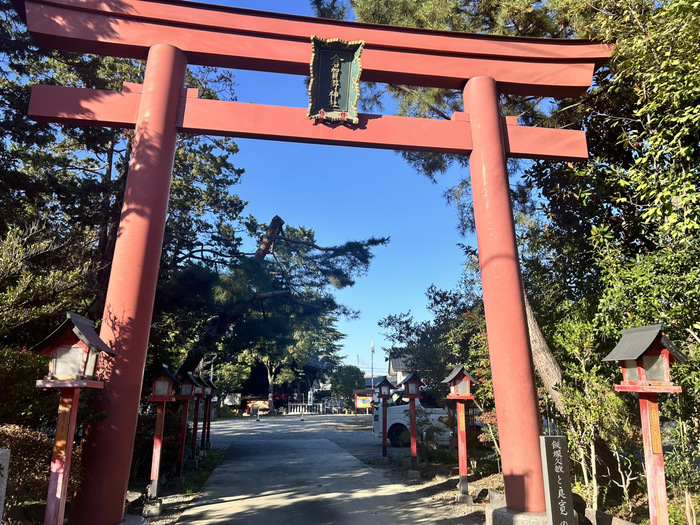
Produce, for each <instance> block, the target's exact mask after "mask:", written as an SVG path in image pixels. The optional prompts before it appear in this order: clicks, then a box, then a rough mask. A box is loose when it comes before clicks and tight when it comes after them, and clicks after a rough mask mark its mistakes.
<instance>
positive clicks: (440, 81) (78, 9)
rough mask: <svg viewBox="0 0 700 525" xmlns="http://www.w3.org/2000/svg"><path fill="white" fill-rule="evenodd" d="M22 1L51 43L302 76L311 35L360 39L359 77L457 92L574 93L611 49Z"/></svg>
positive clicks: (145, 2)
mask: <svg viewBox="0 0 700 525" xmlns="http://www.w3.org/2000/svg"><path fill="white" fill-rule="evenodd" d="M20 1H21V0H16V2H20ZM20 7H21V6H20ZM24 7H25V9H26V13H25V14H26V17H27V21H28V24H27V25H28V28H29V31H30V32H31V33H32V35H33V36H34V38H35V39H36V41H37V43H39V44H40V45H44V44H45V45H47V46H48V47H57V46H58V47H61V48H62V49H67V50H72V51H78V52H83V53H97V54H102V55H110V56H121V57H127V58H138V59H144V58H146V54H147V53H148V49H149V48H150V47H151V46H152V45H153V44H154V43H167V44H169V45H172V46H174V47H177V48H178V49H181V50H182V51H183V52H184V53H185V55H186V56H187V61H188V63H189V64H194V65H212V66H220V67H228V68H237V69H253V70H257V71H269V72H276V73H290V74H296V75H308V74H309V53H310V51H309V49H310V44H309V37H310V36H311V35H315V36H318V37H321V38H340V39H343V40H347V41H355V40H363V41H365V47H364V50H363V52H362V79H363V80H365V81H373V82H385V83H390V84H406V85H413V86H432V87H441V88H451V89H460V90H461V89H462V88H464V84H465V83H466V81H467V80H468V79H469V78H471V77H473V76H477V75H479V76H481V75H484V76H489V77H491V78H494V79H495V80H496V82H497V83H498V87H499V91H500V92H501V93H509V94H520V95H537V96H552V97H574V96H578V95H580V94H582V93H583V92H584V91H586V89H588V88H589V87H590V85H591V82H592V76H593V71H594V70H595V68H596V67H598V66H599V65H601V64H602V63H603V62H604V61H605V60H606V59H607V57H608V56H609V55H610V48H609V47H608V46H607V45H602V44H596V43H591V42H590V41H584V40H564V39H551V40H550V39H548V40H544V39H535V38H515V37H504V36H493V35H477V34H469V33H456V32H445V31H432V30H424V29H413V28H397V27H388V26H380V25H373V24H358V23H351V22H340V21H335V20H323V19H318V18H310V17H302V16H293V15H282V14H274V13H263V12H258V11H251V10H246V9H237V8H228V7H219V6H211V5H205V4H197V3H191V2H184V1H178V0H170V1H150V0H103V1H100V2H89V1H84V0H83V1H81V0H27V1H26V2H25V4H24Z"/></svg>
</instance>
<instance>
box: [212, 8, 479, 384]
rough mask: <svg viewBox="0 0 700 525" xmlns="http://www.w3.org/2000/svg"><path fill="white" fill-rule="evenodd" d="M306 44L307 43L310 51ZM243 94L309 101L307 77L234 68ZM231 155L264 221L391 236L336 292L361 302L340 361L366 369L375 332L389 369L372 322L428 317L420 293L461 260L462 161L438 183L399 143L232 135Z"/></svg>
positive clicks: (380, 364) (343, 235)
mask: <svg viewBox="0 0 700 525" xmlns="http://www.w3.org/2000/svg"><path fill="white" fill-rule="evenodd" d="M208 3H220V4H224V5H230V6H234V7H244V8H250V9H258V10H266V11H275V12H284V13H292V14H302V15H309V16H311V15H312V12H311V9H310V8H309V2H308V0H268V1H263V0H260V1H238V0H227V1H224V0H222V1H219V2H213V1H211V0H210V1H209V2H208ZM310 49H311V48H310V46H309V52H310ZM235 73H236V82H237V83H238V86H237V88H236V95H237V97H238V100H239V101H240V102H253V103H259V104H270V105H279V106H294V107H304V108H305V107H307V106H308V95H307V91H306V86H305V84H304V77H300V76H290V75H277V74H270V73H259V72H248V71H236V72H235ZM236 142H237V143H238V145H239V148H240V152H239V153H238V154H237V155H236V156H235V158H234V159H233V160H234V163H235V164H236V165H237V166H238V167H241V168H244V169H245V175H244V176H243V179H242V183H241V184H240V185H239V186H238V187H237V192H238V194H239V196H240V197H241V198H242V199H244V200H247V201H248V202H249V204H248V206H247V210H246V211H247V213H250V214H252V215H253V216H255V217H256V218H257V219H258V220H259V221H262V222H269V220H270V219H271V218H272V217H273V216H274V215H279V216H280V217H282V219H284V221H285V222H286V223H287V224H289V225H293V226H306V227H309V228H312V229H313V230H314V231H315V233H316V239H317V241H318V242H319V244H322V245H333V244H340V243H344V242H346V241H350V240H361V239H366V238H369V237H372V236H375V237H383V236H388V237H391V242H390V243H389V244H388V245H387V246H386V247H380V248H377V249H376V250H375V257H374V259H373V261H372V264H371V267H370V269H369V272H368V274H367V275H365V276H363V277H361V278H359V279H358V280H357V284H356V285H355V286H354V287H353V288H351V289H348V290H344V291H340V292H338V293H337V297H338V299H339V301H340V302H341V303H342V304H345V305H346V306H348V307H349V308H352V309H354V310H359V311H360V317H359V319H357V320H351V321H346V320H342V321H341V322H340V323H339V326H338V328H339V330H340V331H341V332H343V333H346V334H347V337H346V339H345V340H344V341H343V343H344V348H343V350H342V351H341V355H344V356H346V359H345V363H346V364H352V365H358V362H359V366H360V368H361V369H363V370H364V371H365V372H366V373H370V369H371V365H372V358H371V352H370V345H371V341H372V340H373V341H374V346H375V348H376V353H375V355H374V373H375V375H380V374H381V375H384V374H386V366H387V365H386V362H385V353H384V351H383V348H385V347H388V343H387V342H386V341H385V339H384V337H383V336H382V332H383V330H382V329H381V328H379V326H378V325H377V323H378V321H379V320H380V319H382V318H384V317H386V316H388V315H391V314H398V313H401V312H408V311H409V310H410V311H411V313H412V314H413V315H414V317H415V318H416V319H417V320H424V319H426V318H428V316H429V314H428V312H427V310H426V309H425V305H426V297H425V292H426V290H427V289H428V287H429V286H430V285H431V284H435V285H436V286H438V287H440V288H446V289H450V288H454V287H455V285H456V284H457V282H458V280H459V277H460V274H461V265H462V262H463V257H462V252H461V250H460V248H459V247H458V246H457V243H458V242H464V240H463V239H461V238H460V237H459V234H458V233H457V228H456V225H457V214H456V210H455V209H454V208H451V207H449V206H448V205H447V204H446V201H445V199H444V197H443V192H444V190H445V189H446V188H448V187H449V186H451V185H453V184H455V183H456V182H457V181H458V180H459V178H460V177H462V176H467V175H468V173H466V172H465V171H464V170H462V171H460V170H458V169H455V170H453V171H451V172H449V173H447V174H446V175H445V176H442V177H440V180H439V183H438V184H434V183H432V182H431V181H429V180H428V179H427V178H426V177H424V176H422V175H419V174H417V173H415V172H414V171H413V170H412V169H411V168H410V167H409V166H408V165H407V164H406V163H405V162H404V160H403V159H402V158H401V157H400V156H399V155H398V154H397V153H395V152H393V151H387V150H370V149H362V148H345V147H338V146H321V145H308V144H293V143H285V142H275V141H261V140H250V139H237V140H236Z"/></svg>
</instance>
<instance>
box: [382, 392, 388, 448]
mask: <svg viewBox="0 0 700 525" xmlns="http://www.w3.org/2000/svg"><path fill="white" fill-rule="evenodd" d="M386 409H387V400H386V398H384V399H382V456H383V457H386V447H387V444H386V430H387V428H386Z"/></svg>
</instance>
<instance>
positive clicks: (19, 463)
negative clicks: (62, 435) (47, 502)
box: [0, 425, 81, 514]
mask: <svg viewBox="0 0 700 525" xmlns="http://www.w3.org/2000/svg"><path fill="white" fill-rule="evenodd" d="M53 446H54V440H53V439H51V438H49V437H48V436H47V435H46V434H44V433H42V432H37V431H35V430H31V429H29V428H26V427H21V426H18V425H1V426H0V448H4V449H9V450H10V471H9V473H8V476H7V479H8V485H7V493H6V495H5V496H6V499H5V504H6V507H5V510H6V512H7V513H8V514H9V513H11V512H12V508H13V507H16V506H20V505H22V504H24V503H31V502H35V501H43V500H44V499H45V498H46V492H47V491H48V488H49V472H50V468H49V467H50V465H51V454H52V452H53ZM80 468H81V467H80V448H79V447H77V448H74V449H73V455H72V459H71V470H70V479H69V481H68V495H69V496H71V495H72V494H73V493H74V492H75V490H76V489H77V487H78V483H79V480H80V474H81V470H80Z"/></svg>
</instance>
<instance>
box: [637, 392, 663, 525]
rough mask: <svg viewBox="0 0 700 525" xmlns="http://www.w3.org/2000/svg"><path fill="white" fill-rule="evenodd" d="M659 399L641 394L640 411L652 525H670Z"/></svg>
mask: <svg viewBox="0 0 700 525" xmlns="http://www.w3.org/2000/svg"><path fill="white" fill-rule="evenodd" d="M657 397H658V396H657V394H656V393H641V394H639V410H640V414H641V419H642V437H643V439H644V462H645V464H646V470H647V492H648V494H649V519H650V521H651V525H668V522H669V521H668V497H667V495H666V474H665V472H664V454H663V450H662V449H661V430H660V428H661V427H660V426H659V403H658V399H657Z"/></svg>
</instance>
